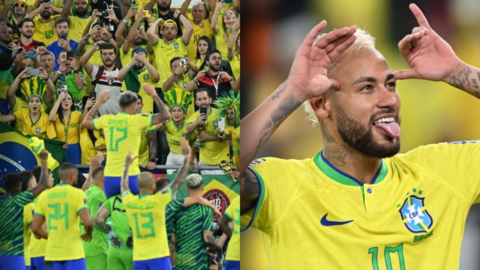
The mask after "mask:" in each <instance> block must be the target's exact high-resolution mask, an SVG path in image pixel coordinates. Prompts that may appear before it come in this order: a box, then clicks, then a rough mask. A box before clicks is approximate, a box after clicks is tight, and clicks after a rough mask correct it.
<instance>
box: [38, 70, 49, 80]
mask: <svg viewBox="0 0 480 270" xmlns="http://www.w3.org/2000/svg"><path fill="white" fill-rule="evenodd" d="M39 69H40V74H39V75H38V77H40V78H42V79H44V80H45V81H46V80H48V73H47V71H46V70H45V69H44V68H42V67H41V68H39Z"/></svg>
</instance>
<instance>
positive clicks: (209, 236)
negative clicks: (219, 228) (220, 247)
mask: <svg viewBox="0 0 480 270" xmlns="http://www.w3.org/2000/svg"><path fill="white" fill-rule="evenodd" d="M207 241H208V243H210V244H212V245H214V244H215V238H214V237H213V235H212V234H207Z"/></svg>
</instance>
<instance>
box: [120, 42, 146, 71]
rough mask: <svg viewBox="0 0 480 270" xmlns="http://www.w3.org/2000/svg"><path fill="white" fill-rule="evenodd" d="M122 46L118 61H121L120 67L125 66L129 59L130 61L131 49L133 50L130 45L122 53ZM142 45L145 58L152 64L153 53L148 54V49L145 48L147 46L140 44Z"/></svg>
mask: <svg viewBox="0 0 480 270" xmlns="http://www.w3.org/2000/svg"><path fill="white" fill-rule="evenodd" d="M123 46H124V45H122V47H120V61H121V63H122V67H125V66H126V65H127V64H128V63H130V61H132V51H133V47H131V46H130V49H128V52H127V53H124V52H123ZM140 47H142V48H143V49H144V50H145V51H146V52H147V59H148V62H150V64H152V63H153V64H154V63H155V62H154V56H153V54H150V53H148V50H147V46H140Z"/></svg>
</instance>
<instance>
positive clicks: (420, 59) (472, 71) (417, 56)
mask: <svg viewBox="0 0 480 270" xmlns="http://www.w3.org/2000/svg"><path fill="white" fill-rule="evenodd" d="M410 10H411V11H412V12H413V14H414V15H415V17H416V19H417V22H418V24H419V27H415V28H414V29H413V30H412V34H409V35H407V36H405V37H404V38H403V39H402V40H401V41H400V42H399V43H398V48H399V50H400V52H401V53H402V55H403V57H404V58H405V60H406V61H407V63H408V65H409V66H410V69H406V70H399V71H396V72H395V73H394V74H395V78H397V79H400V80H403V79H411V78H415V79H425V80H431V81H443V82H446V83H448V84H450V85H452V86H454V87H456V88H458V89H461V90H463V91H465V92H467V93H469V94H470V95H472V96H475V97H477V98H480V90H479V89H478V85H479V84H480V75H479V74H480V69H479V68H477V67H474V66H471V65H468V64H466V63H465V62H463V61H462V60H461V59H460V58H458V56H457V55H456V54H455V52H454V51H453V49H452V47H451V46H450V45H449V44H448V43H447V42H446V41H445V40H443V39H442V38H441V37H440V36H439V35H438V34H437V33H436V32H435V31H434V30H433V29H432V27H431V26H430V25H429V23H428V21H427V19H426V18H425V16H424V15H423V13H422V11H421V10H420V9H419V8H418V7H417V6H416V5H415V4H410Z"/></svg>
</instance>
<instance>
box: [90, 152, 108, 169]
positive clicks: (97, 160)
mask: <svg viewBox="0 0 480 270" xmlns="http://www.w3.org/2000/svg"><path fill="white" fill-rule="evenodd" d="M104 159H105V156H104V155H103V154H102V153H97V155H96V156H95V157H93V156H90V169H94V168H97V167H98V166H100V164H102V162H103V160H104Z"/></svg>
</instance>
